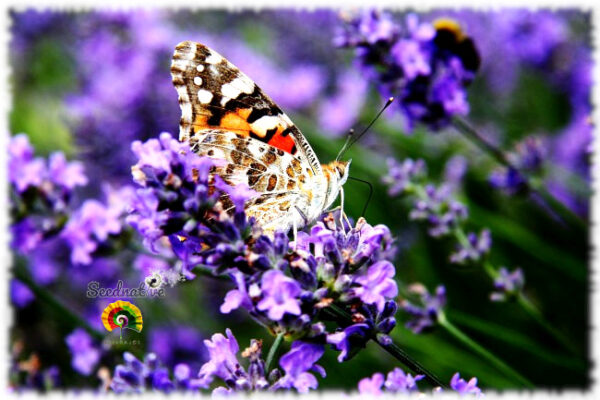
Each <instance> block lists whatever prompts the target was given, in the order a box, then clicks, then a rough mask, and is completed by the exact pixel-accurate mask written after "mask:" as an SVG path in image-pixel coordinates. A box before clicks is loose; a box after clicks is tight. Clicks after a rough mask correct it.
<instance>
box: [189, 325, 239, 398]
mask: <svg viewBox="0 0 600 400" xmlns="http://www.w3.org/2000/svg"><path fill="white" fill-rule="evenodd" d="M225 333H226V334H227V337H225V336H223V335H222V334H220V333H216V334H214V335H212V337H211V340H205V341H204V345H205V346H206V349H207V350H208V354H209V357H210V360H209V361H208V362H206V363H205V364H204V365H202V368H200V372H199V373H198V377H199V379H200V381H201V382H202V384H203V386H204V387H208V385H210V383H211V382H212V381H213V379H214V377H215V376H216V377H219V378H221V379H222V380H224V381H227V380H228V379H230V378H232V377H233V376H234V373H235V371H236V370H237V368H238V367H239V363H238V360H237V352H238V351H239V349H240V348H239V346H238V343H237V340H236V339H235V337H234V336H233V333H231V330H230V329H229V328H227V329H226V330H225Z"/></svg>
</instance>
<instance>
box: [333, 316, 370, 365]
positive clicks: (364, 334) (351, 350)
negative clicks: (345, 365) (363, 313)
mask: <svg viewBox="0 0 600 400" xmlns="http://www.w3.org/2000/svg"><path fill="white" fill-rule="evenodd" d="M370 330H371V328H370V327H369V325H368V324H366V323H358V324H353V325H350V326H348V327H346V328H344V329H343V330H341V331H339V332H336V333H330V334H328V335H327V343H329V344H332V345H333V346H335V348H336V349H337V350H340V351H341V353H340V354H339V355H338V361H339V362H343V361H347V360H349V359H350V358H351V357H352V356H353V355H354V354H355V353H356V351H357V350H358V348H361V347H364V345H365V343H366V342H367V341H368V340H369V333H370Z"/></svg>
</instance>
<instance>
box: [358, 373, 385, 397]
mask: <svg viewBox="0 0 600 400" xmlns="http://www.w3.org/2000/svg"><path fill="white" fill-rule="evenodd" d="M384 380H385V378H384V377H383V374H382V373H381V372H376V373H374V374H373V377H371V378H363V379H361V380H360V381H359V382H358V392H359V393H360V394H367V395H372V396H379V395H381V394H383V392H382V391H381V388H382V386H383V381H384Z"/></svg>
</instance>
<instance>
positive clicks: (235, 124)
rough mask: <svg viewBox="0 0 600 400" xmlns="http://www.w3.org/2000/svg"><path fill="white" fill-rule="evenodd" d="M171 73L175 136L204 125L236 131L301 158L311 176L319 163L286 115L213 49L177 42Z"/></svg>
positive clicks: (198, 130)
mask: <svg viewBox="0 0 600 400" xmlns="http://www.w3.org/2000/svg"><path fill="white" fill-rule="evenodd" d="M171 76H172V79H173V84H174V85H175V88H176V89H177V93H178V96H179V104H180V106H181V111H182V113H181V114H182V115H181V121H180V132H179V139H180V140H186V141H187V140H190V139H191V138H192V137H194V136H195V135H198V134H202V132H203V131H206V130H207V129H222V130H228V131H231V132H235V133H236V134H237V135H238V136H240V137H251V138H253V139H256V140H258V141H260V142H264V143H267V144H269V145H271V146H273V147H275V148H277V149H280V150H282V151H284V152H286V153H289V154H291V155H292V156H295V157H297V158H298V159H299V160H302V161H306V163H307V164H308V166H309V168H310V169H311V172H312V173H313V174H314V175H317V174H322V169H321V165H320V163H319V160H318V159H317V157H316V155H315V153H314V151H313V149H312V148H311V147H310V145H309V143H308V141H307V140H306V139H305V138H304V136H303V135H302V133H301V132H300V130H299V129H298V128H297V127H296V126H295V125H294V124H293V123H292V121H291V120H290V119H289V117H288V116H287V115H286V114H285V113H284V112H283V111H282V110H281V109H280V108H279V107H278V106H277V105H276V104H275V103H274V102H273V100H271V99H270V98H269V96H267V95H266V94H264V93H263V91H262V90H261V89H260V88H259V87H258V86H257V85H256V84H255V83H254V82H253V81H252V80H251V79H250V78H248V77H247V76H246V75H245V74H244V73H243V72H241V71H240V70H239V69H238V68H237V67H235V66H234V65H233V64H231V63H230V62H229V61H227V60H226V59H225V58H224V57H223V56H221V55H220V54H219V53H217V52H216V51H214V50H212V49H210V48H208V47H206V46H204V45H202V44H200V43H195V42H191V41H185V42H182V43H180V44H178V45H177V47H176V48H175V53H174V54H173V61H172V64H171Z"/></svg>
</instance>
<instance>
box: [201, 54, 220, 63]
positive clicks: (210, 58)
mask: <svg viewBox="0 0 600 400" xmlns="http://www.w3.org/2000/svg"><path fill="white" fill-rule="evenodd" d="M222 60H223V57H221V55H220V54H218V53H215V52H212V51H211V53H210V55H209V56H208V57H206V60H205V61H206V63H207V64H219V63H220V62H221V61H222Z"/></svg>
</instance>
